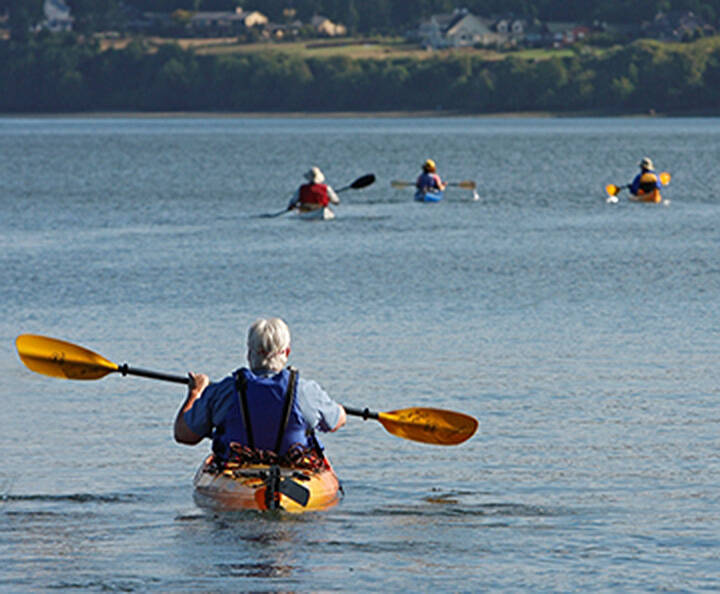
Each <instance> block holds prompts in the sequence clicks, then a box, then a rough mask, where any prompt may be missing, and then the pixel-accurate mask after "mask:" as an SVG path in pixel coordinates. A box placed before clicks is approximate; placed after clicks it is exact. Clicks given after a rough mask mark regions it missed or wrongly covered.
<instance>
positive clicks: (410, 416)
mask: <svg viewBox="0 0 720 594" xmlns="http://www.w3.org/2000/svg"><path fill="white" fill-rule="evenodd" d="M371 183H372V182H371ZM15 346H16V347H17V351H18V355H19V356H20V360H21V361H22V362H23V363H24V364H25V365H26V366H27V368H28V369H30V370H32V371H34V372H35V373H40V374H42V375H48V376H50V377H58V378H61V379H71V380H96V379H101V378H103V377H105V376H106V375H108V374H110V373H120V374H122V375H137V376H140V377H147V378H150V379H156V380H162V381H166V382H174V383H177V384H187V383H188V382H189V378H188V377H187V376H184V375H170V374H167V373H160V372H157V371H149V370H147V369H138V368H135V367H130V366H129V365H128V364H127V363H123V364H122V365H118V364H117V363H113V362H112V361H108V360H107V359H106V358H105V357H103V356H102V355H99V354H97V353H95V352H93V351H91V350H89V349H86V348H85V347H81V346H79V345H76V344H73V343H71V342H66V341H64V340H59V339H57V338H50V337H49V336H40V335H37V334H21V335H20V336H18V337H17V339H16V340H15ZM344 408H345V411H346V412H347V414H349V415H354V416H359V417H362V418H364V419H374V420H377V421H379V422H380V423H381V424H382V425H383V427H385V429H386V430H387V431H388V432H389V433H392V434H393V435H396V436H398V437H402V438H403V439H410V440H413V441H419V442H422V443H429V444H435V445H457V444H459V443H462V442H464V441H466V440H468V439H470V437H472V436H473V435H474V433H475V432H476V431H477V428H478V421H477V419H475V418H474V417H471V416H469V415H466V414H464V413H459V412H453V411H450V410H442V409H438V408H421V407H415V408H406V409H402V410H394V411H390V412H386V413H383V412H372V411H370V410H368V409H367V408H366V409H357V408H351V407H347V406H345V407H344Z"/></svg>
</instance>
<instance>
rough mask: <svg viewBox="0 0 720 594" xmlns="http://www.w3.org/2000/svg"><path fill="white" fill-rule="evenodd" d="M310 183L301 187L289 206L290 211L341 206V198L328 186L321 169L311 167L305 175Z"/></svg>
mask: <svg viewBox="0 0 720 594" xmlns="http://www.w3.org/2000/svg"><path fill="white" fill-rule="evenodd" d="M304 177H305V179H306V180H308V183H306V184H303V185H301V186H300V187H299V188H298V189H297V191H296V192H295V194H294V195H293V197H292V198H291V199H290V203H289V204H288V210H292V209H293V208H299V209H300V210H301V211H308V210H317V209H318V208H325V207H327V206H328V205H330V204H340V198H338V195H337V194H336V193H335V190H333V189H332V188H331V187H330V186H329V185H328V184H326V183H325V175H324V174H323V172H322V171H320V168H319V167H311V168H310V170H309V171H307V172H306V173H305V176H304Z"/></svg>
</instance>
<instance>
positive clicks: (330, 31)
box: [310, 15, 347, 37]
mask: <svg viewBox="0 0 720 594" xmlns="http://www.w3.org/2000/svg"><path fill="white" fill-rule="evenodd" d="M310 26H311V27H312V28H313V30H314V31H315V32H316V33H317V34H318V35H323V36H325V37H342V36H343V35H347V27H346V26H345V25H341V24H340V23H333V22H332V21H331V20H330V19H329V18H327V17H324V16H320V15H315V16H314V17H313V18H312V19H310Z"/></svg>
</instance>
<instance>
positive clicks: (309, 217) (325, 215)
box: [298, 206, 335, 221]
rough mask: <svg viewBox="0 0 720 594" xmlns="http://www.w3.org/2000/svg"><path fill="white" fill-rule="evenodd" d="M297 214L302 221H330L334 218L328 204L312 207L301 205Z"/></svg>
mask: <svg viewBox="0 0 720 594" xmlns="http://www.w3.org/2000/svg"><path fill="white" fill-rule="evenodd" d="M298 216H299V217H300V218H301V219H302V220H304V221H331V220H332V219H334V218H335V213H334V212H333V211H332V209H331V208H330V207H328V206H323V207H322V208H312V209H304V208H302V207H301V208H300V209H299V210H298Z"/></svg>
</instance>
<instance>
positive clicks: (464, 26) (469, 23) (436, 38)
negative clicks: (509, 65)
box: [417, 9, 498, 49]
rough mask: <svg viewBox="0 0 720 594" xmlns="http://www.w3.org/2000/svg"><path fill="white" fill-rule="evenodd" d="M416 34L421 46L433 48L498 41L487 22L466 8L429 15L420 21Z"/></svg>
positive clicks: (488, 43) (485, 43)
mask: <svg viewBox="0 0 720 594" xmlns="http://www.w3.org/2000/svg"><path fill="white" fill-rule="evenodd" d="M417 35H418V37H419V38H420V42H421V43H422V45H423V46H425V47H431V48H434V49H438V48H444V47H464V46H471V45H475V44H480V45H490V44H493V43H496V42H497V41H498V36H497V34H496V33H494V32H493V31H491V30H490V27H489V26H488V25H487V23H486V22H485V21H484V20H483V19H481V18H479V17H476V16H475V15H473V14H470V13H469V12H468V11H467V10H466V9H461V10H458V9H456V10H455V11H453V12H452V13H451V14H436V15H433V16H431V17H430V19H429V20H427V21H425V22H423V23H420V26H419V28H418V32H417Z"/></svg>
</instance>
